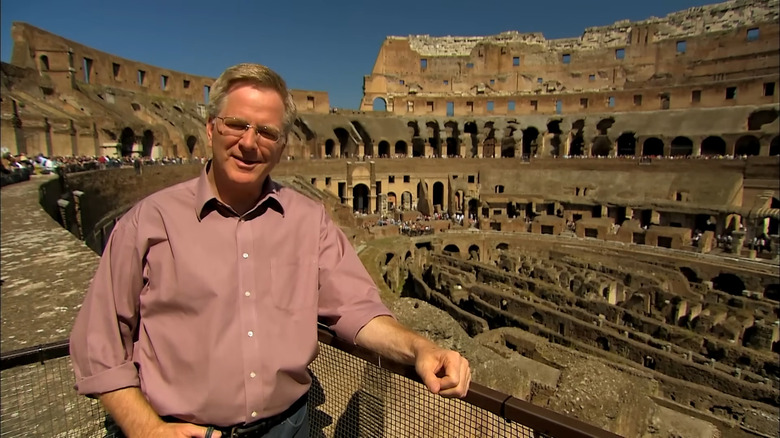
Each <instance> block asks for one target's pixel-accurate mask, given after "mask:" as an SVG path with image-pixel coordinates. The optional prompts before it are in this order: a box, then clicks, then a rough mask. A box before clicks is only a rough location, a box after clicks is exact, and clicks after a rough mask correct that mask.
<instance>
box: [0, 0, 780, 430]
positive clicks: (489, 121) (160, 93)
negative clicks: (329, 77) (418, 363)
mask: <svg viewBox="0 0 780 438" xmlns="http://www.w3.org/2000/svg"><path fill="white" fill-rule="evenodd" d="M779 7H780V2H778V1H777V0H756V1H736V0H735V1H729V2H725V3H718V4H714V5H709V6H703V7H698V8H692V9H689V10H685V11H681V12H677V13H673V14H670V15H668V16H667V17H664V18H650V19H647V20H643V21H639V22H628V21H625V22H618V23H615V24H614V25H612V26H605V27H595V28H587V29H586V30H585V32H584V33H583V35H582V36H581V37H579V38H570V39H561V40H546V39H544V37H543V36H542V35H540V34H536V33H518V32H507V33H503V34H500V35H494V36H484V37H429V36H409V37H388V38H387V39H386V40H385V41H384V43H383V44H382V46H381V48H380V50H379V54H378V56H377V60H376V63H375V66H374V69H373V71H372V73H371V74H370V75H368V76H366V77H365V81H364V90H365V94H364V98H363V100H362V103H361V107H360V110H359V111H349V110H343V109H338V110H336V109H331V108H330V107H329V102H328V95H327V93H325V92H315V91H306V90H293V95H294V97H295V101H296V104H297V105H298V108H299V113H300V114H299V117H298V119H297V120H296V122H295V127H294V129H293V132H291V133H290V137H289V139H288V144H289V145H288V147H287V149H286V152H287V153H288V158H289V159H288V160H283V162H282V163H281V164H280V165H279V166H278V167H277V168H276V169H275V170H274V172H275V174H276V176H277V177H278V178H279V179H280V180H281V181H283V182H284V183H285V184H288V185H290V186H292V187H295V188H296V189H297V190H300V191H302V192H303V193H305V194H307V195H308V196H311V197H313V198H316V199H318V200H321V201H322V202H324V203H326V205H328V206H329V207H330V208H331V210H332V211H333V215H334V217H336V219H337V221H338V222H339V223H340V224H341V225H342V227H343V228H344V229H345V230H346V231H347V233H348V235H349V236H350V237H351V238H352V239H353V242H354V244H355V245H356V246H357V247H358V248H359V249H360V255H361V259H362V260H363V261H364V263H365V264H366V266H367V268H368V269H369V272H370V273H371V275H372V276H373V277H374V279H375V280H376V281H377V283H378V284H379V286H380V289H381V293H382V295H383V299H385V300H386V301H387V302H388V303H391V304H392V308H393V310H394V311H395V312H396V314H397V315H398V317H399V319H401V320H402V321H404V322H405V323H407V324H409V325H411V326H413V327H415V328H416V329H418V330H420V331H423V332H425V333H426V334H428V335H429V336H431V337H433V338H435V339H437V340H438V341H439V342H441V343H445V344H448V346H450V347H455V348H458V349H460V350H462V351H464V352H465V353H466V355H467V357H469V359H470V360H471V361H472V363H474V364H475V365H476V366H475V378H476V379H477V380H478V381H480V382H483V383H485V384H488V385H489V386H491V387H495V388H497V389H500V390H502V391H505V392H507V393H510V394H513V395H515V396H517V397H522V398H524V399H527V400H530V401H532V402H533V403H536V404H539V405H543V406H548V407H550V408H552V409H555V410H557V411H560V412H563V413H566V414H567V415H573V416H576V417H578V418H581V419H583V420H585V421H588V422H591V423H593V424H596V425H598V426H601V427H604V428H607V429H609V430H612V431H614V432H616V433H619V434H621V435H624V436H627V437H666V436H686V437H689V436H690V437H701V438H709V437H721V436H722V437H734V438H736V437H739V438H742V437H766V436H777V435H776V434H777V430H778V427H779V425H780V423H779V422H778V408H780V366H778V362H779V361H780V282H779V281H778V275H779V274H780V271H779V270H778V260H779V259H780V256H779V255H780V240H779V239H780V236H779V235H780V225H779V224H780V117H779V115H780V113H779V110H780V98H778V96H779V94H778V93H780V91H778V90H777V85H778V80H779V79H780V73H779V72H778V68H780V39H779V38H780V25H779V24H778V16H779V12H778V11H779V9H778V8H779ZM13 38H14V53H13V57H12V63H11V64H3V65H2V120H0V123H1V124H2V129H1V130H0V133H1V134H2V144H3V147H5V148H8V149H9V150H10V151H11V153H13V154H18V153H25V154H28V155H35V154H38V153H43V154H44V155H47V156H56V155H104V154H108V155H117V156H120V155H122V156H127V155H144V156H150V157H153V158H160V157H163V156H178V157H184V158H191V157H196V156H197V157H207V156H208V155H209V150H208V147H207V144H206V136H205V129H204V125H205V123H206V118H205V103H206V101H207V94H208V87H209V85H210V84H211V83H212V82H213V78H204V77H197V76H193V75H188V74H186V73H180V72H173V71H169V70H165V69H162V68H159V67H155V66H150V65H146V64H143V63H140V62H136V61H131V60H126V59H121V58H119V57H116V56H114V55H112V54H109V53H103V52H100V51H97V50H94V49H92V48H89V47H86V46H83V45H81V44H78V43H76V42H73V41H69V40H66V39H64V38H61V37H59V36H57V35H52V34H50V33H48V32H46V31H44V30H41V29H37V28H34V27H32V26H30V25H27V24H23V23H15V24H14V28H13ZM375 104H376V106H384V107H385V109H386V111H374V109H375ZM168 167H169V166H165V168H162V167H159V166H158V167H157V168H150V169H149V170H148V171H145V172H144V174H143V175H136V174H135V172H133V170H132V169H116V170H107V171H101V172H91V173H87V172H85V173H79V174H69V175H67V176H66V178H65V180H66V183H67V190H68V191H67V192H65V193H61V194H57V195H61V196H63V197H65V198H67V199H73V194H72V193H73V191H78V192H81V195H80V204H79V203H75V202H74V203H70V204H69V207H68V208H69V209H70V210H68V211H63V212H62V215H61V216H62V218H63V222H64V225H65V226H66V227H67V228H68V229H71V230H73V231H74V233H78V234H79V235H81V236H84V238H85V241H86V243H87V244H88V245H90V246H91V247H92V248H94V249H96V250H98V251H99V250H100V249H101V248H102V245H103V244H104V242H105V239H106V238H107V236H108V234H109V233H110V232H111V228H112V226H113V223H114V220H115V219H116V218H117V217H118V216H119V215H121V214H122V213H123V212H124V211H126V210H127V208H129V206H130V205H132V204H133V202H135V201H136V200H138V199H140V198H141V197H143V196H144V195H146V194H148V193H149V192H150V191H153V190H156V189H157V188H160V187H164V186H166V185H170V184H173V183H175V182H178V181H181V180H183V179H185V178H189V177H192V176H195V175H196V174H197V172H199V170H200V167H199V166H176V167H171V168H168ZM48 196H55V194H52V193H49V194H48ZM42 202H44V203H45V202H46V201H45V200H44V201H42ZM49 204H51V203H50V202H49ZM55 205H56V204H55ZM76 206H78V208H79V211H76V210H75V208H76ZM55 208H56V207H55ZM423 217H431V220H420V221H418V220H417V219H418V218H423ZM453 217H456V218H458V219H457V220H452V218H453ZM447 218H450V219H449V220H448V219H447ZM459 218H463V221H461V220H460V219H459ZM77 219H78V220H77ZM437 219H438V220H437ZM409 224H413V225H418V226H419V227H420V228H415V229H414V232H410V231H409V229H408V228H405V227H408V226H409ZM423 229H424V231H420V232H418V230H423ZM410 234H414V235H413V236H411V237H410V236H409V235H410ZM757 239H762V241H764V242H765V246H762V247H758V246H756V245H755V244H754V242H756V241H757ZM767 247H768V248H769V249H768V250H767Z"/></svg>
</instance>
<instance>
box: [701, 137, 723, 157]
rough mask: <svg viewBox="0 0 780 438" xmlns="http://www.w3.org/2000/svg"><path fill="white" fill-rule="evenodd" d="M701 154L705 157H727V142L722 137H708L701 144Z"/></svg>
mask: <svg viewBox="0 0 780 438" xmlns="http://www.w3.org/2000/svg"><path fill="white" fill-rule="evenodd" d="M701 154H702V155H703V156H716V155H726V142H725V141H724V140H723V139H722V138H720V137H715V136H710V137H707V138H705V139H704V141H702V142H701Z"/></svg>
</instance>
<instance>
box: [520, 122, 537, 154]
mask: <svg viewBox="0 0 780 438" xmlns="http://www.w3.org/2000/svg"><path fill="white" fill-rule="evenodd" d="M537 137H539V130H538V129H536V128H535V127H533V126H529V127H528V128H525V129H523V155H528V156H533V155H536V151H537V147H538V144H537V143H536V139H537Z"/></svg>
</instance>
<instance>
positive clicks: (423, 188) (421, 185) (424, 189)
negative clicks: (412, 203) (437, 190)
mask: <svg viewBox="0 0 780 438" xmlns="http://www.w3.org/2000/svg"><path fill="white" fill-rule="evenodd" d="M425 193H428V183H427V182H425V181H420V182H418V183H417V199H420V198H422V197H423V194H425Z"/></svg>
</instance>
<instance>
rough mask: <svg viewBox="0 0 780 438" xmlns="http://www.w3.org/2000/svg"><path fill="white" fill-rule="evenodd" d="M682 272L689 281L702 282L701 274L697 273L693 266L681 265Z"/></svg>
mask: <svg viewBox="0 0 780 438" xmlns="http://www.w3.org/2000/svg"><path fill="white" fill-rule="evenodd" d="M680 272H681V273H682V275H684V276H685V279H686V280H688V282H689V283H701V278H700V277H699V274H697V273H696V271H694V270H693V269H692V268H689V267H687V266H681V267H680Z"/></svg>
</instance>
